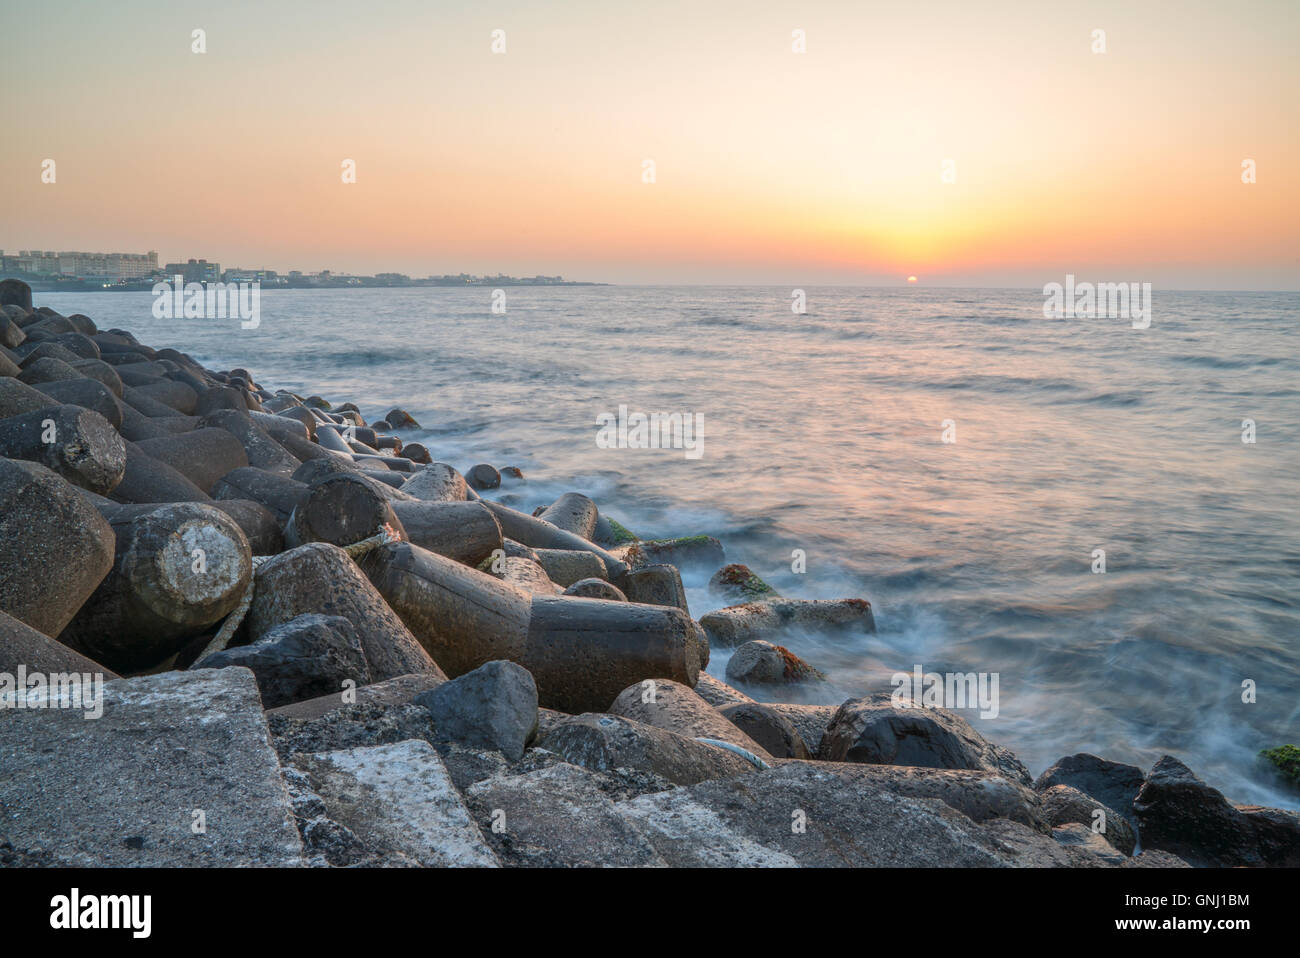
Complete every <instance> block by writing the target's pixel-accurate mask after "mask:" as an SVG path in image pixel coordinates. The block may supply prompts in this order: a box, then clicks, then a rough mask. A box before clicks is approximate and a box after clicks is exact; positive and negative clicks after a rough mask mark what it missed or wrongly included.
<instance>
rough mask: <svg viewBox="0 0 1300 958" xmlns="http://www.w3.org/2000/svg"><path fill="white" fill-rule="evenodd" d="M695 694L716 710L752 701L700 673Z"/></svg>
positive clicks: (708, 675)
mask: <svg viewBox="0 0 1300 958" xmlns="http://www.w3.org/2000/svg"><path fill="white" fill-rule="evenodd" d="M695 694H696V695H698V696H699V697H700V698H702V699H704V701H706V702H708V703H709V704H710V705H712V706H713V707H714V708H717V709H720V708H722V707H723V706H726V705H736V704H738V703H741V702H752V701H754V700H753V699H751V698H750V697H749V696H748V695H746V694H745V693H744V692H742V691H740V689H733V688H732V687H731V686H730V685H728V684H727V683H726V682H723V681H722V680H721V679H715V678H714V677H713V676H712V675H710V674H709V673H708V672H701V673H700V678H699V680H698V681H697V682H696V683H695ZM832 711H834V709H832Z"/></svg>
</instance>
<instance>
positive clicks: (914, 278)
mask: <svg viewBox="0 0 1300 958" xmlns="http://www.w3.org/2000/svg"><path fill="white" fill-rule="evenodd" d="M907 281H908V282H909V283H915V282H916V277H915V276H909V277H907Z"/></svg>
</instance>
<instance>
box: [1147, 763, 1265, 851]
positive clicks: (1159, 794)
mask: <svg viewBox="0 0 1300 958" xmlns="http://www.w3.org/2000/svg"><path fill="white" fill-rule="evenodd" d="M1133 810H1134V812H1135V813H1136V815H1137V820H1138V833H1139V837H1140V838H1141V841H1142V846H1143V847H1144V848H1156V849H1161V850H1163V851H1167V852H1172V853H1173V854H1175V855H1177V856H1178V857H1179V858H1182V859H1184V860H1186V861H1187V862H1189V863H1190V864H1191V865H1193V866H1196V867H1200V868H1234V867H1237V866H1241V865H1246V866H1259V865H1262V864H1264V859H1263V857H1262V856H1261V855H1260V851H1259V842H1258V839H1257V837H1256V835H1255V830H1254V828H1253V827H1252V824H1251V822H1250V821H1249V820H1248V819H1247V817H1246V816H1245V815H1243V814H1242V813H1241V812H1240V811H1238V810H1237V809H1236V808H1234V807H1233V806H1232V805H1231V804H1230V803H1229V802H1228V800H1227V799H1226V798H1224V797H1223V794H1222V793H1221V792H1219V791H1218V790H1217V789H1213V788H1211V787H1210V786H1209V785H1206V784H1205V783H1204V782H1202V781H1201V780H1200V779H1199V778H1197V777H1196V776H1195V775H1194V774H1192V770H1191V769H1189V768H1188V767H1187V766H1186V765H1184V764H1183V763H1182V762H1180V761H1178V759H1176V758H1174V757H1173V756H1172V755H1166V756H1164V757H1163V758H1161V759H1160V761H1158V762H1156V764H1155V765H1154V766H1153V767H1152V769H1151V771H1150V772H1149V773H1148V774H1147V777H1146V781H1145V782H1144V783H1143V784H1142V789H1141V790H1140V791H1139V792H1138V795H1137V798H1136V799H1135V800H1134V802H1133Z"/></svg>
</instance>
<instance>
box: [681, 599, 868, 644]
mask: <svg viewBox="0 0 1300 958" xmlns="http://www.w3.org/2000/svg"><path fill="white" fill-rule="evenodd" d="M700 625H702V626H703V627H704V631H705V632H707V633H708V635H709V642H710V643H712V644H714V645H719V646H727V647H731V646H738V645H743V644H744V643H746V642H749V641H751V640H753V639H772V638H775V637H776V636H779V635H780V634H781V633H782V632H783V631H785V630H787V629H792V630H799V631H815V632H836V631H849V632H861V633H864V634H869V633H872V632H875V631H876V622H875V618H874V617H873V616H872V614H871V603H870V602H868V601H866V600H865V599H772V600H768V601H764V602H749V603H746V604H745V605H733V606H728V607H727V608H725V609H718V610H717V611H716V612H710V613H708V614H707V615H705V616H702V617H701V618H700Z"/></svg>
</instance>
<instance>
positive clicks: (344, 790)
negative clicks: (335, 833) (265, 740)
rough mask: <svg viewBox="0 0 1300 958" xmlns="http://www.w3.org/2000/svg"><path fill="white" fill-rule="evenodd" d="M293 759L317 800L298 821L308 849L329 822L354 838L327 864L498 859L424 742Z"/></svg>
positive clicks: (459, 863) (450, 863)
mask: <svg viewBox="0 0 1300 958" xmlns="http://www.w3.org/2000/svg"><path fill="white" fill-rule="evenodd" d="M293 763H294V766H295V767H296V768H297V769H299V770H300V771H302V772H303V773H304V774H305V775H306V777H307V781H308V783H309V784H310V788H311V791H312V792H313V793H314V794H315V795H316V796H317V797H318V798H319V801H320V803H321V808H320V813H319V814H318V815H317V816H315V817H313V818H309V819H306V820H305V821H303V823H302V831H303V837H304V839H305V841H306V844H307V847H308V849H309V850H311V849H312V848H313V847H314V846H315V843H316V840H317V839H318V838H323V839H324V843H325V845H326V847H332V846H331V844H330V842H329V837H328V833H330V832H331V831H332V829H331V828H330V826H329V823H336V824H337V825H340V826H342V827H343V828H345V829H347V830H348V832H350V833H351V835H352V836H354V837H355V839H356V840H357V844H356V845H353V846H351V847H352V854H350V855H348V856H347V857H346V858H344V859H343V860H336V861H334V862H331V864H339V865H343V864H366V865H376V864H382V865H389V866H392V865H398V866H411V867H416V866H418V867H425V868H448V867H456V868H465V867H473V868H492V867H496V866H497V864H498V862H497V859H496V856H495V855H494V854H493V853H492V851H491V850H490V849H489V848H488V847H487V845H486V844H485V843H484V841H483V838H482V836H481V835H480V834H479V830H478V828H477V827H476V826H475V824H474V821H473V819H471V818H470V815H469V811H468V810H467V809H466V808H465V805H464V803H463V802H462V801H461V797H460V794H459V793H458V792H457V791H456V787H455V785H453V784H452V781H451V777H450V776H449V775H448V774H447V770H446V768H445V767H444V766H443V763H442V760H441V759H440V758H439V757H438V753H437V752H435V751H434V750H433V748H432V747H431V746H430V745H429V744H428V743H427V742H419V741H407V742H399V743H397V744H395V745H378V746H374V747H371V748H353V749H343V750H340V751H334V752H319V753H316V754H302V755H296V756H294V759H293ZM322 832H324V833H326V834H325V835H321V834H320V833H322Z"/></svg>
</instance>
